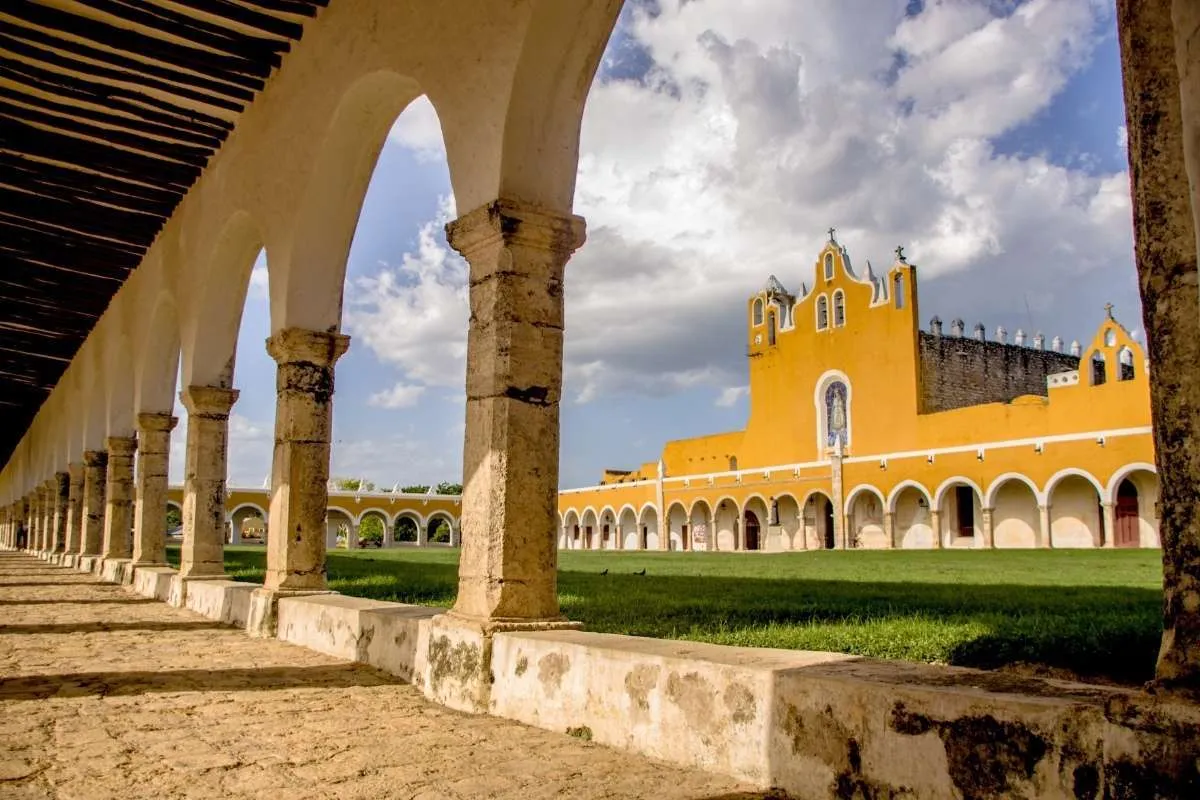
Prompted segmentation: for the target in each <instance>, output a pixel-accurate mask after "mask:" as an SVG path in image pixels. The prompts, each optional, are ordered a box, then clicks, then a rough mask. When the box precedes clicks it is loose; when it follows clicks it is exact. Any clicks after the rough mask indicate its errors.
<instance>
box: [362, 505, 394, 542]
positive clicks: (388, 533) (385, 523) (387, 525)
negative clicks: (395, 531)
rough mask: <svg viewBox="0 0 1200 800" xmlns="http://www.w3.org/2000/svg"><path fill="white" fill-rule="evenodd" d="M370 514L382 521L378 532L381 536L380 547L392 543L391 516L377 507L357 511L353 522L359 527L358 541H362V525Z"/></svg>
mask: <svg viewBox="0 0 1200 800" xmlns="http://www.w3.org/2000/svg"><path fill="white" fill-rule="evenodd" d="M372 516H374V517H377V518H378V519H379V521H380V522H381V523H382V525H381V530H380V532H379V533H380V536H381V540H380V546H381V547H382V546H387V545H390V544H391V543H392V518H391V517H390V516H389V515H388V513H387V512H386V511H384V510H382V509H379V508H365V509H363V510H362V511H361V512H359V515H358V519H357V520H356V521H355V524H356V525H358V529H359V530H358V540H359V541H360V542H361V541H363V531H362V525H363V523H364V522H366V520H367V518H368V517H372Z"/></svg>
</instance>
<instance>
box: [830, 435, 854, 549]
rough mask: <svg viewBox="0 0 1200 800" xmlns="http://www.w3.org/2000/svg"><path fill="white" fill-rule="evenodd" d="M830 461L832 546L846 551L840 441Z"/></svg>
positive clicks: (847, 544) (844, 501) (847, 542)
mask: <svg viewBox="0 0 1200 800" xmlns="http://www.w3.org/2000/svg"><path fill="white" fill-rule="evenodd" d="M830 461H831V466H832V477H833V480H832V482H831V485H830V489H831V491H832V492H833V495H832V497H830V498H829V499H830V500H831V501H832V502H833V546H834V547H835V548H837V549H839V550H847V549H849V546H850V544H849V541H848V540H847V538H846V537H847V531H846V512H845V506H846V498H845V496H844V494H843V487H842V442H841V440H840V439H839V440H838V443H837V449H836V450H834V452H833V456H832V458H831V459H830Z"/></svg>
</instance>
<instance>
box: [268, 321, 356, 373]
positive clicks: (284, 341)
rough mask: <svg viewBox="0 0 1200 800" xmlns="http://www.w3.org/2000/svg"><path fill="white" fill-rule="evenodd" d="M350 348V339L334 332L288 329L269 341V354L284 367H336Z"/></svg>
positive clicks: (279, 332) (275, 334)
mask: <svg viewBox="0 0 1200 800" xmlns="http://www.w3.org/2000/svg"><path fill="white" fill-rule="evenodd" d="M349 349H350V337H349V336H347V335H345V334H344V333H333V332H331V331H312V330H308V329H306V328H284V329H283V330H281V331H277V332H276V333H274V334H273V335H272V336H271V337H270V338H269V339H267V353H268V354H269V355H270V356H271V358H273V359H275V363H276V364H281V365H282V364H312V365H313V366H316V367H332V366H333V365H334V364H335V363H336V362H337V360H338V359H339V358H341V357H342V355H344V354H345V352H346V351H347V350H349Z"/></svg>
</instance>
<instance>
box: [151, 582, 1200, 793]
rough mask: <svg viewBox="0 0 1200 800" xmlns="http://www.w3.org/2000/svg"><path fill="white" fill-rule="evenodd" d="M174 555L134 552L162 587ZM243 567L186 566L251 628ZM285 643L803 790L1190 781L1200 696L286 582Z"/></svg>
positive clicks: (219, 611)
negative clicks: (568, 621)
mask: <svg viewBox="0 0 1200 800" xmlns="http://www.w3.org/2000/svg"><path fill="white" fill-rule="evenodd" d="M172 576H173V570H169V569H167V568H164V567H149V568H144V567H143V568H136V569H135V571H134V578H133V587H132V588H133V590H134V591H136V592H138V593H139V594H143V595H145V596H154V597H159V598H160V599H161V597H162V595H163V594H164V588H163V587H164V583H168V582H170V580H171V578H172ZM255 588H257V587H256V586H255V585H254V584H248V583H238V582H235V581H194V582H190V585H189V586H188V591H187V605H188V607H189V608H192V609H193V610H196V611H197V612H199V613H202V614H204V615H205V616H207V617H209V618H210V619H218V620H221V621H223V622H229V623H231V624H236V625H239V626H245V624H246V620H245V614H246V613H247V612H246V607H247V605H248V603H249V595H250V593H251V592H252V591H253V590H254V589H255ZM277 622H278V625H277V635H278V637H279V638H280V639H282V640H284V641H288V642H291V643H293V644H298V645H303V646H306V647H310V648H313V649H315V650H319V651H320V652H323V653H327V654H329V655H333V656H336V657H340V658H345V659H347V660H353V661H360V662H363V663H367V664H370V665H373V666H375V667H378V668H380V669H384V670H387V671H388V672H390V673H393V674H396V675H398V676H400V677H401V678H403V679H405V680H408V681H411V682H413V683H414V684H416V685H418V686H420V687H421V688H422V689H423V691H424V692H425V693H426V695H427V696H430V697H432V698H433V699H437V700H440V701H442V702H446V703H448V704H449V705H452V706H454V707H456V708H468V709H470V710H475V711H486V712H488V713H491V714H495V715H497V716H502V717H507V718H510V719H515V720H519V721H521V722H525V723H528V724H530V725H536V726H538V727H542V728H547V729H550V730H556V731H562V732H567V733H571V734H574V735H578V736H582V737H584V738H588V739H592V740H594V741H597V742H601V743H603V744H606V745H610V746H613V747H619V748H623V749H626V750H630V751H633V752H637V753H642V754H645V755H649V756H653V757H656V758H660V759H663V760H666V761H671V762H674V763H678V764H683V765H686V766H690V767H695V768H699V769H705V770H710V771H714V772H721V773H725V774H728V775H733V776H736V777H738V778H741V779H743V780H746V781H749V782H752V783H754V784H756V785H758V786H761V787H763V788H767V787H777V788H780V789H783V790H785V791H786V792H788V793H790V794H792V795H794V796H796V797H805V798H808V797H813V798H819V797H831V798H832V797H837V798H843V797H860V798H883V797H888V798H902V797H905V798H906V797H912V798H916V797H920V798H926V797H928V798H947V799H949V798H961V797H970V798H980V799H981V800H983V799H984V798H1008V797H1022V798H1064V797H1065V798H1114V800H1115V799H1117V798H1130V799H1132V798H1143V797H1200V706H1198V705H1196V704H1194V703H1188V702H1186V701H1185V700H1183V699H1182V698H1179V697H1177V696H1173V695H1153V694H1149V693H1145V692H1138V691H1130V690H1122V689H1114V688H1108V687H1098V686H1088V685H1083V684H1076V683H1068V682H1062V681H1053V680H1044V679H1036V678H1018V677H1013V676H1008V675H1004V674H999V673H990V672H982V671H979V670H970V669H959V668H952V667H935V666H928V665H923V664H910V663H904V662H882V661H873V660H869V659H863V658H858V657H854V656H847V655H840V654H833V653H809V652H800V651H790V650H766V649H759V648H737V647H721V646H717V645H707V644H698V643H692V642H678V641H664V640H657V639H645V638H639V637H631V636H614V635H607V634H596V633H586V632H583V631H578V630H547V631H542V632H532V633H531V632H517V631H504V630H503V629H499V630H491V631H486V630H480V629H475V632H474V633H472V632H471V631H472V628H471V626H470V624H467V622H466V621H464V620H461V619H458V618H456V617H454V616H453V615H448V614H443V613H442V611H441V609H434V608H425V607H418V606H405V605H400V604H396V603H386V602H382V601H376V600H365V599H361V598H353V597H346V596H342V595H337V594H319V595H308V596H300V597H282V598H280V599H279V600H278V607H277Z"/></svg>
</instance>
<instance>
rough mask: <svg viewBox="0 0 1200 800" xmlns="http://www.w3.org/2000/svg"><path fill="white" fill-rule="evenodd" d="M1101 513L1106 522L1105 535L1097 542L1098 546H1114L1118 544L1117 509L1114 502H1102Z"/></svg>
mask: <svg viewBox="0 0 1200 800" xmlns="http://www.w3.org/2000/svg"><path fill="white" fill-rule="evenodd" d="M1100 513H1101V516H1102V517H1103V522H1104V537H1103V539H1102V540H1101V541H1099V542H1097V543H1096V545H1097V546H1098V547H1105V548H1113V547H1115V546H1116V532H1117V527H1116V526H1117V510H1116V508H1114V507H1113V504H1112V503H1101V504H1100Z"/></svg>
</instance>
